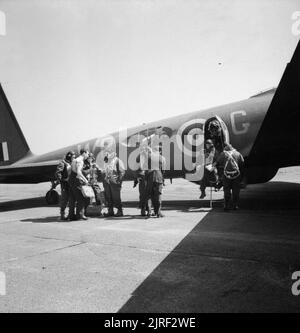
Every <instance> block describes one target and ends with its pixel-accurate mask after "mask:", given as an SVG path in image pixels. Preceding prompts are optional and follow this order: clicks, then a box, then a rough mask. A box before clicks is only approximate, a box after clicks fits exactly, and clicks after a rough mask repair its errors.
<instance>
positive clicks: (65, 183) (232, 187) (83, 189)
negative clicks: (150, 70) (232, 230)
mask: <svg viewBox="0 0 300 333" xmlns="http://www.w3.org/2000/svg"><path fill="white" fill-rule="evenodd" d="M208 133H209V137H208V138H206V141H205V147H204V156H205V166H204V175H203V178H202V180H201V181H200V190H201V196H200V199H203V198H205V196H206V193H205V188H206V187H207V186H211V187H215V190H216V191H218V190H219V189H220V188H221V187H222V186H223V190H224V210H225V211H229V210H230V209H233V210H236V209H238V200H239V192H240V187H241V180H242V179H243V169H244V168H243V166H244V159H243V156H242V155H241V154H240V153H239V152H238V151H237V150H235V149H234V148H233V147H232V146H231V145H230V144H229V143H228V142H226V140H225V137H224V133H223V132H222V130H221V127H220V124H219V123H218V122H214V121H212V122H211V123H210V124H209V128H208ZM136 163H137V168H136V170H137V171H136V172H135V175H136V176H135V180H134V187H136V186H138V189H139V208H140V211H141V215H142V216H145V217H150V216H156V217H158V218H159V217H163V214H162V212H161V205H162V200H161V196H162V189H163V186H164V172H165V170H166V160H165V158H164V157H163V156H162V154H161V152H160V148H159V146H154V147H152V148H151V147H150V146H148V145H146V146H143V147H140V153H139V155H138V157H137V159H136ZM124 175H125V168H124V163H123V161H122V160H121V159H120V158H119V157H118V156H117V155H116V152H115V151H114V150H113V149H112V148H107V149H106V151H105V154H104V158H103V167H102V168H100V167H99V166H98V165H97V163H96V161H95V158H94V156H93V154H92V153H90V152H88V150H86V149H81V150H80V154H79V156H77V157H76V156H75V153H74V152H73V151H69V152H68V153H67V154H66V156H65V158H64V159H63V160H62V161H61V162H60V163H59V165H58V166H57V170H56V173H55V176H56V183H55V185H58V184H60V185H61V200H60V219H61V220H62V221H66V220H70V221H72V220H87V216H86V215H87V208H88V206H89V205H90V203H91V200H92V198H94V200H95V202H96V205H98V206H99V208H100V212H99V215H100V216H106V217H113V216H116V217H121V216H123V215H124V214H123V206H122V200H121V188H122V181H123V178H124ZM101 181H102V183H103V190H102V188H101V186H100V182H101ZM68 205H69V214H68V215H66V208H67V206H68ZM104 207H107V212H106V213H104V214H103V209H104ZM114 208H116V209H117V212H116V213H115V211H114Z"/></svg>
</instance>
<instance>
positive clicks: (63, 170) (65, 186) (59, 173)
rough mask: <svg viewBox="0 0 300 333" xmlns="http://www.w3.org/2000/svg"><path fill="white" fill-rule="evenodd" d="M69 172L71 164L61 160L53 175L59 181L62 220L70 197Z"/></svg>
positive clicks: (64, 217)
mask: <svg viewBox="0 0 300 333" xmlns="http://www.w3.org/2000/svg"><path fill="white" fill-rule="evenodd" d="M70 174H71V164H70V163H69V162H68V161H66V160H62V161H61V162H60V163H59V164H58V166H57V168H56V172H55V177H56V179H57V180H58V181H59V183H60V188H61V196H60V217H61V219H62V220H65V219H66V216H65V210H66V208H67V205H68V203H69V198H70V184H69V177H70Z"/></svg>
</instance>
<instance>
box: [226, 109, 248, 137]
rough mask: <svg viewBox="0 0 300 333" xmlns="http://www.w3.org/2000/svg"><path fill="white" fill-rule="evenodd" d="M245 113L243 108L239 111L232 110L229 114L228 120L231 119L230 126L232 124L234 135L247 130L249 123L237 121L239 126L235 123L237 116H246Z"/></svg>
mask: <svg viewBox="0 0 300 333" xmlns="http://www.w3.org/2000/svg"><path fill="white" fill-rule="evenodd" d="M246 116H247V113H246V111H244V110H241V111H234V112H232V113H231V114H230V120H231V126H232V132H233V134H235V135H240V134H245V133H247V132H248V129H249V127H250V123H239V124H240V125H241V128H238V126H237V124H238V122H237V118H238V117H246Z"/></svg>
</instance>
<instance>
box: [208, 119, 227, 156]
mask: <svg viewBox="0 0 300 333" xmlns="http://www.w3.org/2000/svg"><path fill="white" fill-rule="evenodd" d="M208 133H209V139H211V140H212V142H213V144H214V147H215V155H216V157H217V155H219V154H220V153H221V152H222V151H223V149H224V145H225V141H226V140H225V136H224V133H223V131H222V127H221V124H220V123H219V122H218V121H217V120H212V121H211V122H210V123H209V125H208Z"/></svg>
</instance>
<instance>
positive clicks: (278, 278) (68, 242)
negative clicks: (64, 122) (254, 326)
mask: <svg viewBox="0 0 300 333" xmlns="http://www.w3.org/2000/svg"><path fill="white" fill-rule="evenodd" d="M166 184H167V185H166V187H165V188H164V205H163V207H164V213H165V215H166V216H165V218H163V219H156V218H151V219H145V218H142V217H140V216H139V211H138V209H137V208H136V206H137V197H138V193H137V190H136V189H133V188H132V183H126V184H124V187H123V191H122V195H123V200H124V201H125V216H124V218H98V217H97V216H95V213H96V212H95V210H94V209H93V208H92V209H90V213H91V214H92V215H93V217H92V218H90V219H89V220H88V221H86V222H83V221H78V222H77V221H76V222H58V208H57V207H55V206H47V205H46V204H45V201H44V195H45V193H46V191H47V190H48V189H49V184H39V185H0V271H1V272H3V273H5V276H6V295H0V312H299V310H300V296H293V295H292V292H291V287H292V284H293V281H292V279H291V276H292V273H293V272H294V271H298V270H299V271H300V219H299V217H300V205H299V203H300V168H289V169H282V170H280V172H279V173H278V174H277V176H276V177H275V178H274V179H273V181H271V182H269V183H267V184H261V185H249V186H248V187H247V189H246V190H243V191H242V192H241V203H240V207H241V209H240V210H239V211H237V212H229V213H224V212H223V210H222V195H223V193H222V192H218V193H213V198H214V200H215V201H214V203H213V209H210V208H209V201H208V200H207V198H206V199H205V200H199V199H198V197H199V189H198V186H197V185H195V184H191V183H188V182H187V181H185V180H174V181H173V184H170V183H169V181H168V180H167V181H166Z"/></svg>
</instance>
